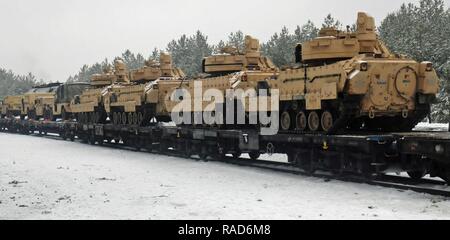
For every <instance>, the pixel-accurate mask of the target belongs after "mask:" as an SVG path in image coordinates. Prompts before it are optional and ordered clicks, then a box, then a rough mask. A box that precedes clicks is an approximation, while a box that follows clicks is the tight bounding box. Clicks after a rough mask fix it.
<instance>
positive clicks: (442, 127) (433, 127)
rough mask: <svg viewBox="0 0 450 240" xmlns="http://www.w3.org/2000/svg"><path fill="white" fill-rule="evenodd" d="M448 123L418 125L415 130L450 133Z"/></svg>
mask: <svg viewBox="0 0 450 240" xmlns="http://www.w3.org/2000/svg"><path fill="white" fill-rule="evenodd" d="M448 127H449V124H448V123H426V122H421V123H419V124H417V126H416V128H415V129H414V130H416V131H448V130H449V129H448Z"/></svg>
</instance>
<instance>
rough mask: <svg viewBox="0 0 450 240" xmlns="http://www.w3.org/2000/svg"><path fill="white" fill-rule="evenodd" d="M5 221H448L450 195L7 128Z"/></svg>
mask: <svg viewBox="0 0 450 240" xmlns="http://www.w3.org/2000/svg"><path fill="white" fill-rule="evenodd" d="M0 219H450V201H449V199H448V198H444V197H438V196H431V195H427V194H420V193H415V192H411V191H399V190H395V189H387V188H383V187H376V186H370V185H366V184H357V183H347V182H340V181H325V180H324V179H320V178H314V177H305V176H297V175H291V174H285V173H279V172H274V171H270V170H262V169H256V168H250V167H239V166H235V165H229V164H225V163H218V162H208V163H205V162H196V161H194V160H189V159H182V158H177V157H167V156H161V155H156V154H149V153H139V152H132V151H126V150H119V149H112V148H106V147H98V146H90V145H83V144H81V143H72V142H65V141H61V140H54V139H49V138H39V137H31V136H21V135H10V134H6V133H0Z"/></svg>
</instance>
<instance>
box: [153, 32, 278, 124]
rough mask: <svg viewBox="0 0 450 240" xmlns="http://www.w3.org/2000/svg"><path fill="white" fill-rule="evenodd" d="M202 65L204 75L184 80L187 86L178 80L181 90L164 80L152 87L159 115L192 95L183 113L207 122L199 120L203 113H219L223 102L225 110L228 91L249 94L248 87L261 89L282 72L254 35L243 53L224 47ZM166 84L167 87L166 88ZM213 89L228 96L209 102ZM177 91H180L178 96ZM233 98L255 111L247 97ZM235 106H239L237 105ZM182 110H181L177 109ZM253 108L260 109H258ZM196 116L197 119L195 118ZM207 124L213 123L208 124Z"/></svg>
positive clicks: (165, 113)
mask: <svg viewBox="0 0 450 240" xmlns="http://www.w3.org/2000/svg"><path fill="white" fill-rule="evenodd" d="M202 65H203V73H204V75H205V76H204V77H201V78H198V79H193V80H190V81H184V82H183V83H184V84H183V86H182V85H181V84H178V86H177V85H176V84H177V83H175V85H174V86H175V87H176V88H177V89H176V88H172V89H170V87H171V86H169V85H168V83H164V84H165V85H166V86H164V85H162V86H158V85H154V86H153V88H155V87H156V89H153V90H150V91H149V92H148V93H147V99H148V101H150V102H152V103H154V104H155V105H156V108H157V111H156V112H157V114H158V115H160V116H161V115H166V116H169V115H170V113H171V112H172V110H173V108H174V107H175V106H176V105H177V104H178V103H179V101H180V100H186V99H188V98H190V100H191V101H190V102H191V106H190V108H189V107H188V108H189V109H187V111H186V109H184V110H182V112H183V113H181V111H180V112H179V114H180V116H181V115H184V114H190V115H191V116H192V117H191V118H190V120H191V121H190V123H191V124H204V123H203V121H201V123H200V121H199V120H198V119H200V120H202V118H201V116H202V115H203V112H208V113H209V114H211V115H215V111H216V106H218V105H222V107H223V108H222V109H225V107H226V106H224V105H225V97H226V96H227V95H228V94H227V91H228V90H242V91H241V93H245V92H246V91H247V90H255V89H258V88H259V87H260V82H261V81H264V80H265V79H267V78H275V77H276V76H277V72H278V68H277V67H275V65H274V64H273V63H272V61H271V60H270V59H269V58H267V57H265V56H262V54H261V51H260V44H259V40H258V39H255V38H252V37H251V36H246V37H245V49H244V51H243V52H240V51H239V50H238V49H236V48H234V47H225V48H224V49H222V52H221V54H218V55H213V56H209V57H206V58H205V59H204V60H203V64H202ZM162 87H164V88H166V89H164V90H162V89H161V88H162ZM210 89H213V90H214V91H216V93H220V94H222V96H223V97H224V98H223V99H214V98H212V99H211V100H210V101H208V100H206V101H205V100H204V99H203V96H204V95H205V93H207V91H208V90H210ZM176 91H178V93H176V94H175V95H174V92H176ZM197 91H198V92H199V93H200V94H198V93H197ZM155 92H159V94H160V96H156V95H158V94H156V93H155ZM196 93H197V94H196ZM161 94H162V95H161ZM197 95H198V96H197ZM232 97H233V98H235V99H234V100H235V101H236V102H235V103H234V104H240V105H242V107H243V108H244V109H245V111H246V112H249V111H252V110H251V109H249V106H248V103H249V101H245V103H243V102H242V101H241V100H243V99H242V98H237V97H238V96H237V95H236V96H232ZM239 97H241V96H239ZM162 99H166V101H162ZM197 104H199V106H200V107H196V106H195V105H197ZM211 104H213V105H214V104H216V106H212V107H211ZM235 109H237V106H236V108H235ZM179 110H180V109H177V110H176V111H179ZM253 111H257V110H256V109H254V110H253ZM224 112H225V110H224ZM218 117H219V115H218ZM220 117H223V119H222V120H224V119H225V117H226V116H225V114H224V115H221V116H220ZM194 119H197V120H196V121H194ZM219 121H220V120H219ZM206 125H209V124H207V123H206Z"/></svg>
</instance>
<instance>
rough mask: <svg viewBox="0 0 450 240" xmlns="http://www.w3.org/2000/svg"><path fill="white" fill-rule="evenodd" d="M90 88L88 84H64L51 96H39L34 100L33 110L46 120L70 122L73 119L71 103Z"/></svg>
mask: <svg viewBox="0 0 450 240" xmlns="http://www.w3.org/2000/svg"><path fill="white" fill-rule="evenodd" d="M89 86H90V84H89V83H85V82H77V83H65V84H61V85H59V86H58V87H57V88H56V89H55V90H54V94H53V95H52V96H41V97H38V98H37V99H36V105H35V108H36V109H37V111H38V112H40V113H43V115H42V117H43V118H44V119H46V120H56V119H58V118H61V119H62V120H70V119H72V118H73V114H72V109H71V105H70V103H71V101H72V99H73V98H74V97H75V96H77V95H80V94H81V93H82V92H83V91H84V90H85V89H87V88H88V87H89Z"/></svg>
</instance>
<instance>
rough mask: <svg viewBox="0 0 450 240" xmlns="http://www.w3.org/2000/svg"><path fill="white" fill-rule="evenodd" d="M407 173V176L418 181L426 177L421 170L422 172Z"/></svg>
mask: <svg viewBox="0 0 450 240" xmlns="http://www.w3.org/2000/svg"><path fill="white" fill-rule="evenodd" d="M407 173H408V176H409V177H410V178H412V179H414V180H420V179H422V178H423V177H425V175H426V173H425V171H423V170H422V171H421V170H418V171H409V172H407Z"/></svg>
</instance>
